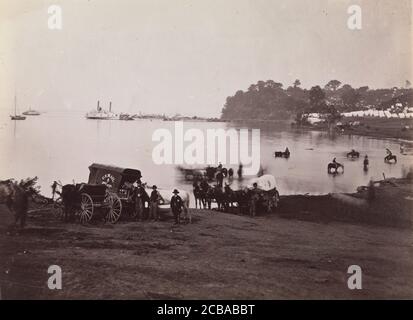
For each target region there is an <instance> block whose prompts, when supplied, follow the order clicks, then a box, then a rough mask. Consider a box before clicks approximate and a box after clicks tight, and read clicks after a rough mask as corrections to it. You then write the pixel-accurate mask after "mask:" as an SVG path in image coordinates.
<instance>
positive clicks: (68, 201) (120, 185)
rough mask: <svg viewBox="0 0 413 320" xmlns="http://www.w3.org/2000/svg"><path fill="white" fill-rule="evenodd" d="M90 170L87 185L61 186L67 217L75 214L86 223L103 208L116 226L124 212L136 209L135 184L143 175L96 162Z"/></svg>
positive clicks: (64, 210)
mask: <svg viewBox="0 0 413 320" xmlns="http://www.w3.org/2000/svg"><path fill="white" fill-rule="evenodd" d="M89 171H90V173H89V180H88V183H80V184H76V185H74V184H68V185H64V186H63V187H62V191H61V198H60V203H61V207H62V210H63V212H64V214H65V216H66V217H67V215H68V214H70V215H75V216H77V217H78V218H79V221H80V222H81V223H87V222H89V221H90V220H91V219H92V217H93V215H94V213H95V212H96V210H97V209H102V210H104V212H105V220H106V221H107V222H110V223H116V222H117V221H118V220H119V218H120V217H121V214H122V211H125V209H128V208H131V207H133V199H132V192H133V184H134V183H135V182H136V181H138V180H140V178H141V177H142V176H141V172H140V171H139V170H136V169H130V168H120V167H115V166H108V165H103V164H97V163H94V164H92V165H91V166H90V167H89ZM58 206H59V204H58Z"/></svg>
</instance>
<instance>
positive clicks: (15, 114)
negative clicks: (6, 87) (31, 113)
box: [10, 96, 26, 120]
mask: <svg viewBox="0 0 413 320" xmlns="http://www.w3.org/2000/svg"><path fill="white" fill-rule="evenodd" d="M10 118H11V120H26V117H25V116H22V115H19V114H17V97H16V96H14V115H10Z"/></svg>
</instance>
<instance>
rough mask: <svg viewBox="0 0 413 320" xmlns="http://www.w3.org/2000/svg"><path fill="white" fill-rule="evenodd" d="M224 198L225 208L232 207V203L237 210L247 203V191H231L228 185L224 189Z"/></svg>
mask: <svg viewBox="0 0 413 320" xmlns="http://www.w3.org/2000/svg"><path fill="white" fill-rule="evenodd" d="M224 196H225V197H224V207H225V208H229V207H233V206H234V203H236V204H237V205H238V207H239V208H242V207H243V206H244V205H246V202H247V201H248V200H247V198H248V191H245V190H232V189H231V187H230V186H229V185H226V186H225V188H224Z"/></svg>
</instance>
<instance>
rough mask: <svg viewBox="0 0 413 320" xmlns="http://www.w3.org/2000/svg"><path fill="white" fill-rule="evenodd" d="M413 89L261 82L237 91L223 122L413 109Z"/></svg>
mask: <svg viewBox="0 0 413 320" xmlns="http://www.w3.org/2000/svg"><path fill="white" fill-rule="evenodd" d="M412 101H413V89H412V88H411V84H410V82H409V81H408V80H406V84H405V87H404V88H398V87H393V88H386V89H370V88H369V87H368V86H362V87H359V88H353V87H352V86H351V85H349V84H342V83H341V82H340V81H338V80H331V81H329V82H328V83H327V84H326V85H325V86H324V87H320V86H319V85H317V86H313V87H311V88H310V89H305V88H302V87H301V82H300V80H298V79H297V80H295V81H294V83H293V84H292V85H290V86H288V87H287V88H284V85H283V84H282V83H280V82H275V81H273V80H267V81H258V82H257V83H256V84H252V85H250V87H249V88H248V90H247V91H243V90H238V91H237V92H236V93H235V94H234V95H233V96H229V97H227V99H226V102H225V105H224V107H223V109H222V114H221V118H222V119H224V120H237V119H245V120H246V119H267V120H277V119H291V118H299V117H300V115H302V114H308V113H323V114H330V115H332V116H333V117H335V115H336V114H339V113H341V112H349V111H356V110H363V109H371V108H376V109H379V110H383V109H387V108H388V107H389V106H391V105H394V104H396V103H397V102H399V103H401V104H402V105H403V107H405V106H407V107H412V106H413V103H412Z"/></svg>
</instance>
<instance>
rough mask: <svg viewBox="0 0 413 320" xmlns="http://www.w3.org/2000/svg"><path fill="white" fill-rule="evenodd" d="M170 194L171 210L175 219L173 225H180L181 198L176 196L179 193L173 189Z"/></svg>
mask: <svg viewBox="0 0 413 320" xmlns="http://www.w3.org/2000/svg"><path fill="white" fill-rule="evenodd" d="M172 193H173V194H174V195H173V196H172V198H171V210H172V213H173V215H174V217H175V224H180V223H181V212H182V207H183V201H182V198H181V197H180V196H179V195H178V193H179V191H178V190H177V189H175V190H174V191H173V192H172Z"/></svg>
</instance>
